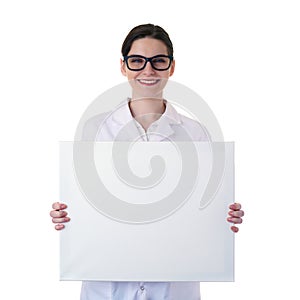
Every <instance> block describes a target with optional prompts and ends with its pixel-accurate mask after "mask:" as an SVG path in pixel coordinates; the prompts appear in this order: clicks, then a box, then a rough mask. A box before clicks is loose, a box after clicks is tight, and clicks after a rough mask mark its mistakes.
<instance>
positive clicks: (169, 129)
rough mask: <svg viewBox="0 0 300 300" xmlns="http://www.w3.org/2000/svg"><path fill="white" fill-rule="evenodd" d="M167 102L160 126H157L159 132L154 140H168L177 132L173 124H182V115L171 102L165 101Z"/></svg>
mask: <svg viewBox="0 0 300 300" xmlns="http://www.w3.org/2000/svg"><path fill="white" fill-rule="evenodd" d="M165 103H166V110H165V112H164V114H163V115H162V116H161V118H160V119H159V120H158V126H157V128H156V132H157V133H158V134H155V135H154V136H153V139H152V140H153V141H162V140H168V139H169V137H170V136H172V135H175V134H176V132H175V131H174V127H173V125H176V124H177V125H178V124H181V120H180V116H179V114H178V113H177V111H176V110H175V108H174V107H173V106H172V105H171V104H170V103H169V102H167V101H165Z"/></svg>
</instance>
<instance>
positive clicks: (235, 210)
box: [227, 203, 244, 232]
mask: <svg viewBox="0 0 300 300" xmlns="http://www.w3.org/2000/svg"><path fill="white" fill-rule="evenodd" d="M241 208H242V206H241V204H239V203H233V204H231V205H230V206H229V209H230V211H229V212H228V215H229V217H228V218H227V221H228V222H230V223H233V224H241V223H242V222H243V219H242V217H243V216H244V211H243V210H241ZM231 230H232V231H233V232H238V231H239V228H238V227H236V226H234V225H233V226H231Z"/></svg>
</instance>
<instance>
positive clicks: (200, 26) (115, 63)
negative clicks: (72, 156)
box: [0, 0, 300, 300]
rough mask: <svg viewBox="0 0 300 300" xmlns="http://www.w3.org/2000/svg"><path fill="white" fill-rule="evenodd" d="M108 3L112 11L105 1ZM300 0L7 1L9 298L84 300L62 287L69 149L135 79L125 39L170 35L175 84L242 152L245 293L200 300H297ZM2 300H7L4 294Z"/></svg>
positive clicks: (5, 231)
mask: <svg viewBox="0 0 300 300" xmlns="http://www.w3.org/2000/svg"><path fill="white" fill-rule="evenodd" d="M102 3H105V4H102ZM298 5H299V4H298V1H296V0H295V1H291V0H285V1H276V0H275V1H267V0H259V1H258V0H252V1H238V0H236V1H232V0H230V1H216V0H211V1H190V0H186V1H183V2H178V4H177V3H176V2H174V1H154V0H153V1H151V2H149V1H146V2H142V1H119V2H118V1H74V0H73V1H65V0H60V1H57V0H52V1H33V0H28V1H17V0H16V1H9V2H8V1H1V4H0V31H1V37H0V43H1V46H0V51H1V55H0V84H1V90H0V97H1V118H0V122H1V127H0V128H1V161H0V170H1V171H0V172H1V204H2V205H1V218H0V220H1V250H0V251H1V254H0V260H1V261H0V265H1V268H0V269H1V271H0V272H1V290H0V298H1V299H54V298H55V299H78V298H79V291H80V283H78V282H59V281H58V259H59V257H58V233H57V232H55V231H54V229H53V225H52V224H51V222H50V217H49V211H50V207H51V203H52V202H54V201H57V200H58V141H60V140H72V138H73V136H74V132H75V128H76V125H77V122H78V121H79V119H80V117H81V114H82V113H83V111H84V110H85V108H86V107H87V105H88V104H90V102H91V101H93V100H94V99H95V98H96V97H97V96H98V95H99V94H100V93H102V92H103V91H105V90H106V89H107V88H110V87H112V86H114V85H115V84H118V83H121V82H123V81H124V80H125V78H123V77H122V76H121V75H120V72H119V58H120V48H121V44H122V42H123V39H124V38H125V36H126V34H127V33H128V31H129V30H130V29H131V28H132V27H133V26H135V25H138V24H140V23H147V22H151V23H155V24H159V25H161V26H163V27H164V28H165V29H166V30H167V31H168V32H169V34H170V36H171V38H172V40H173V43H174V47H175V58H176V61H177V65H176V72H175V75H174V77H173V79H174V80H176V81H178V82H181V83H183V84H185V85H187V86H188V87H190V88H191V89H193V90H194V91H196V92H197V93H199V95H201V96H202V98H203V99H204V100H205V101H207V102H208V103H209V105H210V107H211V108H212V110H213V111H214V112H215V114H216V116H217V118H218V120H219V122H220V124H221V126H222V128H223V132H224V135H225V139H226V140H227V141H231V140H234V141H235V142H236V199H237V200H238V201H240V202H241V203H242V204H243V207H244V209H245V211H246V216H245V218H244V220H245V221H244V224H243V225H242V226H240V232H239V233H238V235H237V236H236V282H235V283H203V284H202V299H204V300H210V299H211V300H212V299H222V300H223V299H231V300H233V299H299V297H300V292H299V290H298V279H299V276H298V275H297V272H298V270H299V267H300V266H299V256H298V255H299V253H300V249H299V244H300V243H299V241H298V240H299V221H298V220H297V219H298V216H299V212H298V209H299V208H300V207H299V201H300V198H299V170H300V164H299V153H300V149H299V148H300V147H299V142H298V140H299V127H300V126H299V125H300V124H299V117H298V115H299V108H298V105H297V104H298V102H299V100H300V89H299V83H300V58H299V57H300V56H299V53H300V44H299V28H300V18H299V13H300V11H299V10H300V9H299V7H298ZM4 294H5V295H6V296H4Z"/></svg>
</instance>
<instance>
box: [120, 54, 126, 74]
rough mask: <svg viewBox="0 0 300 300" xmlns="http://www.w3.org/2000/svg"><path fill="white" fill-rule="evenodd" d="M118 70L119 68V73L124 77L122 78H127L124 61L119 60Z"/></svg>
mask: <svg viewBox="0 0 300 300" xmlns="http://www.w3.org/2000/svg"><path fill="white" fill-rule="evenodd" d="M120 68H121V73H122V74H123V75H124V76H127V72H126V64H125V61H124V60H123V59H122V58H120Z"/></svg>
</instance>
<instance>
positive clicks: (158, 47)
mask: <svg viewBox="0 0 300 300" xmlns="http://www.w3.org/2000/svg"><path fill="white" fill-rule="evenodd" d="M133 54H139V55H143V56H147V57H151V56H154V55H157V54H166V55H167V54H168V51H167V46H166V45H165V44H164V42H163V41H161V40H157V39H154V38H149V37H145V38H141V39H138V40H135V41H134V42H133V43H132V45H131V48H130V51H129V53H128V55H133Z"/></svg>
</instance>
